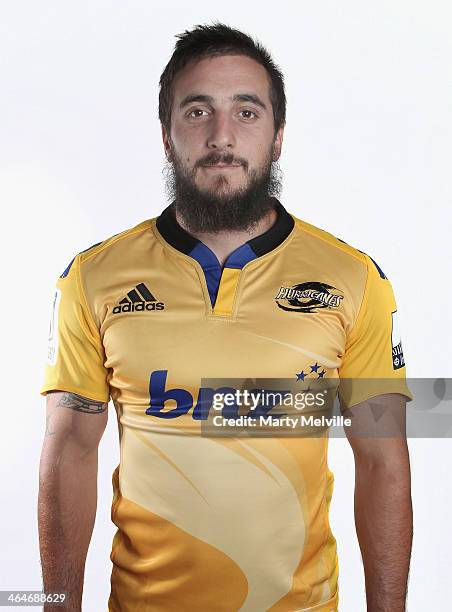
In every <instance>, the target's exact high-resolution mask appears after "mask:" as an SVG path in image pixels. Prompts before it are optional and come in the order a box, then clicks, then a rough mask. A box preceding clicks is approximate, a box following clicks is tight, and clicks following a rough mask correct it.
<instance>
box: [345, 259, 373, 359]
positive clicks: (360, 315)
mask: <svg viewBox="0 0 452 612" xmlns="http://www.w3.org/2000/svg"><path fill="white" fill-rule="evenodd" d="M365 264H366V268H367V276H366V284H365V286H364V291H363V297H362V300H361V304H360V307H359V310H358V313H357V315H356V317H355V320H354V322H353V325H352V327H351V329H350V331H349V333H348V337H349V338H350V337H351V335H352V334H353V333H354V332H355V330H359V327H360V325H361V324H362V321H363V319H364V311H365V306H367V303H368V301H369V291H370V289H369V287H370V273H371V272H370V270H371V269H370V266H369V261H368V255H365ZM347 346H348V342H346V348H347Z"/></svg>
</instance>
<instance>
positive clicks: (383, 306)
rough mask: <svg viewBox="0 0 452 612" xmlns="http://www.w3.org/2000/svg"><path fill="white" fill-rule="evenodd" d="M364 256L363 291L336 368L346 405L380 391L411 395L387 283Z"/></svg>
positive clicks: (375, 266) (393, 299) (340, 395)
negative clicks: (365, 270)
mask: <svg viewBox="0 0 452 612" xmlns="http://www.w3.org/2000/svg"><path fill="white" fill-rule="evenodd" d="M365 258H366V263H367V280H366V286H365V290H364V295H363V299H362V302H361V306H360V310H359V312H358V315H357V318H356V321H355V323H354V325H353V328H352V329H351V331H350V333H349V335H348V337H347V339H346V346H345V351H344V354H343V356H342V363H341V366H340V367H339V370H338V374H339V378H340V379H341V380H340V382H339V397H340V399H341V404H342V405H343V406H345V407H346V408H350V407H351V406H353V405H355V404H358V403H360V402H363V401H365V400H367V399H370V398H371V397H375V396H377V395H380V394H383V393H401V394H402V395H405V396H406V397H407V399H408V401H411V400H412V399H413V395H412V393H411V391H410V390H409V388H408V386H407V382H406V366H405V360H404V356H403V351H402V341H401V338H400V335H399V331H398V326H397V305H396V301H395V297H394V292H393V289H392V286H391V283H390V281H389V280H388V279H387V277H386V276H385V275H384V273H383V272H382V270H381V269H380V268H379V267H378V266H377V265H376V263H375V262H374V261H373V260H372V259H371V258H370V257H369V256H368V255H365Z"/></svg>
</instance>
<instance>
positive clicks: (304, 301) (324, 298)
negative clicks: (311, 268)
mask: <svg viewBox="0 0 452 612" xmlns="http://www.w3.org/2000/svg"><path fill="white" fill-rule="evenodd" d="M333 291H340V290H338V289H336V288H335V287H333V286H332V285H327V284H326V283H319V282H316V281H309V282H306V283H299V284H298V285H292V286H291V287H280V288H279V289H278V292H277V294H276V296H275V300H276V303H277V305H278V306H279V308H282V310H289V311H291V312H317V311H318V310H321V309H322V308H337V307H338V306H340V305H341V300H342V299H343V298H344V296H343V295H342V294H341V293H333Z"/></svg>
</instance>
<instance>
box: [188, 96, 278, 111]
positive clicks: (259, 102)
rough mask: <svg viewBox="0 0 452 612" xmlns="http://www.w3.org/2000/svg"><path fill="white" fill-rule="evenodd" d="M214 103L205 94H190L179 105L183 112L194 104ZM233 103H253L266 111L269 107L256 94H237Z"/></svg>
mask: <svg viewBox="0 0 452 612" xmlns="http://www.w3.org/2000/svg"><path fill="white" fill-rule="evenodd" d="M213 101H214V98H213V97H212V96H207V95H205V94H190V95H188V96H185V98H184V99H183V100H182V102H181V103H180V104H179V109H181V110H182V109H183V108H185V107H186V106H188V105H189V104H191V103H192V102H207V103H209V104H211V103H212V102H213ZM232 101H233V102H251V103H252V104H255V105H256V106H260V107H261V108H263V109H264V110H267V107H266V106H265V104H264V102H263V101H262V100H261V99H260V98H259V96H257V95H256V94H249V93H242V94H235V95H234V96H233V97H232Z"/></svg>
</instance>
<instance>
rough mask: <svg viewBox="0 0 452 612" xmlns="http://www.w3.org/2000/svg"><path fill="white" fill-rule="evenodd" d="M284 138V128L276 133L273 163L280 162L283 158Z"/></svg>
mask: <svg viewBox="0 0 452 612" xmlns="http://www.w3.org/2000/svg"><path fill="white" fill-rule="evenodd" d="M283 137H284V126H282V127H280V128H279V130H278V132H277V133H276V137H275V141H274V143H273V155H272V161H274V162H275V161H278V159H279V158H280V156H281V149H282V143H283Z"/></svg>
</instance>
